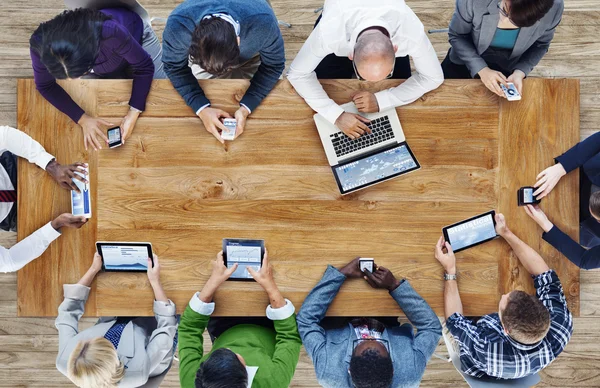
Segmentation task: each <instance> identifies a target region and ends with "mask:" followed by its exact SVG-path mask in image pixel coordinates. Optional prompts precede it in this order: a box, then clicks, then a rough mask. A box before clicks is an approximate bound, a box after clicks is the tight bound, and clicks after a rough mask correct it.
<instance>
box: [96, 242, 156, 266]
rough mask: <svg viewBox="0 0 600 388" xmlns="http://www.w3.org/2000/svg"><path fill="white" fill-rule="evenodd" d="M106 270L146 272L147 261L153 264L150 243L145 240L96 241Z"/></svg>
mask: <svg viewBox="0 0 600 388" xmlns="http://www.w3.org/2000/svg"><path fill="white" fill-rule="evenodd" d="M96 250H97V252H98V253H99V254H100V256H101V257H102V269H104V271H106V272H146V271H147V270H148V263H151V264H152V265H154V263H153V262H152V260H148V258H153V257H154V255H153V253H152V244H150V243H147V242H97V243H96Z"/></svg>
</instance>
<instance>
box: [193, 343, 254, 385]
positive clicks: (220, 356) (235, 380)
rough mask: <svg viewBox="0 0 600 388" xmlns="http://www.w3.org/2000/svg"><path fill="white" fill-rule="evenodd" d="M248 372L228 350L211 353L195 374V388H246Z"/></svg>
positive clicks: (217, 350)
mask: <svg viewBox="0 0 600 388" xmlns="http://www.w3.org/2000/svg"><path fill="white" fill-rule="evenodd" d="M247 386H248V372H246V367H245V366H244V364H242V363H241V362H240V360H239V359H238V357H237V355H236V354H235V353H234V352H232V351H231V350H229V349H225V348H221V349H216V350H215V351H213V352H212V353H211V354H210V356H209V357H208V359H206V361H204V362H203V363H202V364H200V367H199V368H198V372H197V373H196V388H246V387H247Z"/></svg>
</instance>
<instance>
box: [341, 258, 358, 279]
mask: <svg viewBox="0 0 600 388" xmlns="http://www.w3.org/2000/svg"><path fill="white" fill-rule="evenodd" d="M359 259H360V257H357V258H355V259H353V260H352V261H351V262H349V263H348V264H346V265H345V266H343V267H342V268H340V270H339V271H340V272H341V273H342V274H343V275H344V276H345V277H347V278H349V279H350V278H354V279H358V278H361V277H363V276H364V274H363V273H362V272H361V270H360V265H359V262H358V260H359Z"/></svg>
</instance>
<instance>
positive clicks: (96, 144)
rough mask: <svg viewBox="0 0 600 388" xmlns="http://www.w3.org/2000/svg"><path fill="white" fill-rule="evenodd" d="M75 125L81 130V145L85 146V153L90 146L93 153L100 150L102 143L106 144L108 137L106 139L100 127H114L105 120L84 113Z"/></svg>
mask: <svg viewBox="0 0 600 388" xmlns="http://www.w3.org/2000/svg"><path fill="white" fill-rule="evenodd" d="M77 124H79V125H80V126H81V129H82V130H83V144H84V145H85V150H86V151H87V149H88V146H91V147H93V148H94V150H95V151H98V149H102V142H104V143H106V144H108V137H106V133H104V131H103V130H102V129H101V128H100V126H101V125H106V126H114V124H111V123H109V122H108V121H106V120H103V119H99V118H96V117H91V116H88V115H87V114H85V113H84V114H83V116H81V118H80V119H79V121H78V122H77Z"/></svg>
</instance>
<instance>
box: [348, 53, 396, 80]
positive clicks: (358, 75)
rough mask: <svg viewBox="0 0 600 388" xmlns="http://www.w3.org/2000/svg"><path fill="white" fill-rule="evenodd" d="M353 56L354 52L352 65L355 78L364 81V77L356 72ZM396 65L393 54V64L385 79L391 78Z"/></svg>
mask: <svg viewBox="0 0 600 388" xmlns="http://www.w3.org/2000/svg"><path fill="white" fill-rule="evenodd" d="M354 57H355V54H354V53H352V67H353V68H354V74H356V78H357V79H358V80H360V81H366V79H364V78H363V77H361V76H360V74H358V70H356V63H355V62H354ZM395 67H396V56H394V66H392V71H390V74H388V76H387V77H385V79H390V78H392V76H393V75H394V68H395Z"/></svg>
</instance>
